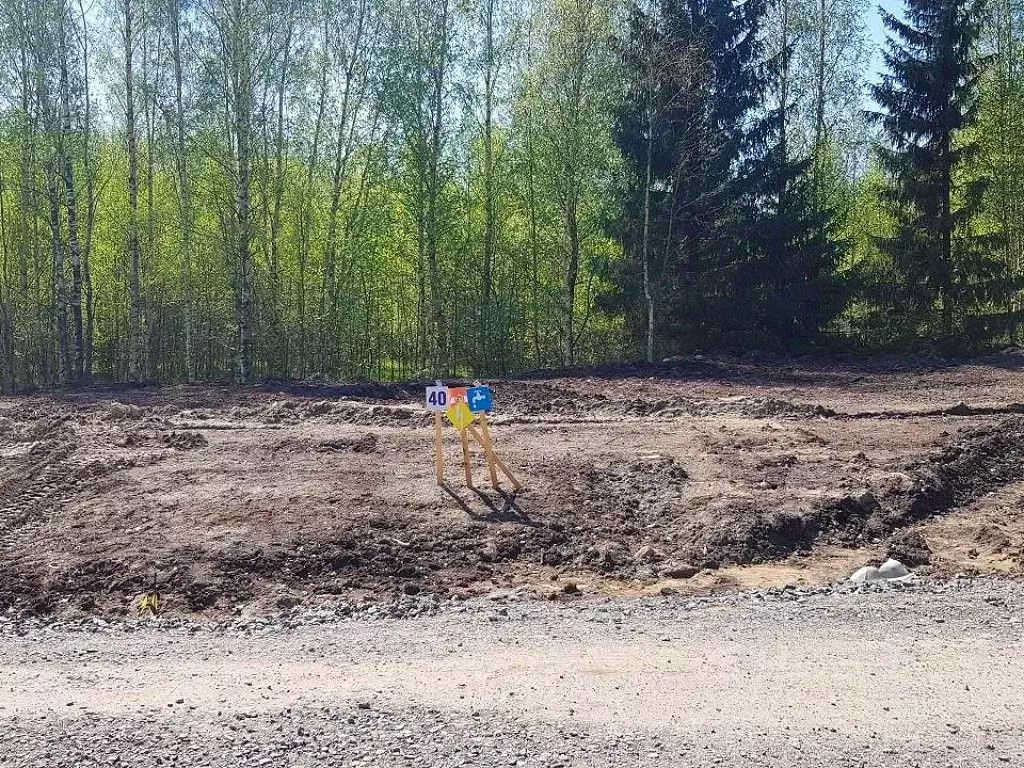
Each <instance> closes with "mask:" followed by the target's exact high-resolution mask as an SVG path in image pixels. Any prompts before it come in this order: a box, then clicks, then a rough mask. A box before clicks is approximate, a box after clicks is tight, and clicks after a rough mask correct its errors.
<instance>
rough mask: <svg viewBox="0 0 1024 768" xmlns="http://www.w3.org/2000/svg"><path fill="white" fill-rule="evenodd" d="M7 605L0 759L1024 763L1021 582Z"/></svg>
mask: <svg viewBox="0 0 1024 768" xmlns="http://www.w3.org/2000/svg"><path fill="white" fill-rule="evenodd" d="M493 598H494V599H490V600H476V601H469V602H465V603H433V602H431V601H429V600H417V601H413V600H410V601H408V602H406V603H401V604H395V605H391V606H383V605H363V606H352V605H347V604H337V605H334V606H325V607H322V608H317V609H311V608H301V607H300V608H296V609H294V610H292V611H288V612H285V613H282V614H281V615H279V616H275V617H269V618H257V617H244V616H241V617H235V618H232V619H230V620H224V621H222V622H220V623H217V624H198V623H191V622H189V621H185V620H180V619H177V620H161V621H159V622H154V623H150V624H141V623H139V622H128V623H122V624H112V623H107V622H104V621H102V620H99V619H92V618H87V619H78V620H68V619H64V620H60V619H47V620H40V619H30V620H14V619H10V618H8V619H0V681H2V682H0V766H3V767H4V768H7V766H76V767H78V766H93V765H107V766H110V765H120V766H154V765H165V766H172V765H173V766H328V765H329V766H458V765H467V766H469V765H472V766H482V767H484V768H491V767H492V766H512V765H526V766H550V767H554V766H631V768H635V767H636V766H652V767H653V766H658V767H661V766H741V765H742V766H780V767H781V766H786V767H787V768H790V767H793V766H826V765H827V766H832V765H836V766H928V767H931V766H943V767H945V766H965V767H966V766H972V767H974V766H1004V765H1010V766H1020V765H1024V684H1022V683H1021V681H1022V680H1024V653H1022V644H1021V640H1022V636H1024V584H1022V583H1020V582H1013V581H1002V580H988V579H962V580H953V581H950V582H925V583H922V584H918V585H910V586H906V587H901V588H897V587H892V586H889V585H886V586H885V587H882V586H878V585H866V586H864V587H861V588H860V589H859V590H857V591H851V588H850V587H848V586H845V585H844V586H843V587H840V588H831V589H829V588H824V589H806V590H804V589H794V588H787V589H785V590H769V591H742V592H729V593H721V594H717V595H714V596H709V597H701V598H696V599H694V598H682V597H678V596H673V597H666V598H662V599H645V600H639V599H634V600H624V599H619V600H600V601H598V600H588V599H586V598H583V599H579V600H576V601H574V602H569V603H546V602H537V601H521V600H517V599H516V598H515V597H514V596H505V597H503V596H499V595H495V596H493Z"/></svg>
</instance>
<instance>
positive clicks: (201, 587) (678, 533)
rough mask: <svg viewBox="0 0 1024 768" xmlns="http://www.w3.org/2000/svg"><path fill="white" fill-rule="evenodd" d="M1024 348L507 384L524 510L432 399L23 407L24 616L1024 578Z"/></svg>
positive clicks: (506, 443) (179, 398) (12, 457)
mask: <svg viewBox="0 0 1024 768" xmlns="http://www.w3.org/2000/svg"><path fill="white" fill-rule="evenodd" d="M1022 373H1024V360H1022V358H1020V357H1017V356H1010V355H1007V356H1002V357H998V358H988V359H983V360H978V361H973V362H964V363H956V364H952V363H949V364H947V363H943V362H936V361H920V360H919V361H912V362H906V361H903V362H898V361H891V360H875V361H871V362H836V363H822V362H808V361H803V360H795V359H774V358H772V359H769V358H763V357H760V358H759V357H750V358H714V359H702V358H686V359H680V360H676V361H674V362H666V363H664V364H661V365H657V366H649V367H626V366H617V367H615V368H608V369H592V370H584V371H571V372H561V373H554V374H547V375H537V376H534V377H526V378H522V379H518V380H507V381H497V382H491V383H492V385H493V388H494V391H495V399H496V412H495V414H494V416H493V418H492V420H491V423H492V429H493V434H494V439H495V442H496V448H497V449H498V452H499V453H500V454H501V456H502V457H503V458H504V459H505V460H506V461H507V463H508V464H509V465H510V466H511V467H512V468H513V469H514V471H515V473H516V474H517V475H518V476H519V477H520V479H521V480H522V481H523V484H524V486H525V489H524V491H523V492H522V493H520V494H518V495H514V496H513V495H512V494H510V493H507V492H506V493H503V494H502V493H498V492H496V491H495V490H493V489H491V488H490V486H489V484H488V483H487V482H486V472H485V469H484V465H483V459H482V457H481V456H480V455H479V454H477V455H476V457H475V458H476V472H477V474H476V478H477V485H478V488H479V492H478V493H474V492H472V491H471V490H469V489H467V488H466V487H464V485H463V484H462V483H461V465H460V463H459V462H460V461H461V457H460V456H459V454H458V451H459V448H458V443H457V441H456V440H455V438H454V436H453V435H454V433H453V432H452V431H451V430H449V432H448V434H447V435H446V440H447V443H446V445H447V448H448V461H449V477H450V478H451V486H450V492H446V491H445V490H443V489H441V488H439V487H438V486H437V485H436V483H435V480H434V464H433V442H432V440H433V432H432V422H431V420H430V416H429V414H427V413H425V412H424V411H423V409H422V406H421V399H422V392H423V384H424V383H425V382H413V383H407V384H402V385H378V384H342V385H326V384H302V385H296V384H281V385H276V386H275V385H263V386H258V387H245V388H242V387H233V386H180V387H150V388H140V389H130V390H110V389H106V390H100V389H97V390H90V391H84V392H63V391H52V392H43V393H35V394H26V395H21V396H17V397H7V398H3V399H0V531H2V535H0V613H4V612H15V613H26V614H52V613H63V612H68V613H74V612H79V611H84V612H89V613H104V614H112V615H117V614H126V613H133V612H134V611H135V601H136V599H137V597H138V595H140V594H141V593H143V592H145V591H146V590H147V589H150V588H151V587H153V586H154V585H155V586H156V587H157V588H158V589H159V591H160V592H161V595H162V598H163V607H164V610H165V611H167V612H170V613H176V612H181V613H191V612H207V613H211V614H213V613H218V612H225V611H231V610H234V609H236V608H237V607H238V606H240V605H242V606H246V607H247V608H248V609H250V610H264V609H266V610H278V609H280V608H282V607H289V606H291V605H294V604H296V603H297V602H305V601H308V600H312V599H314V598H318V597H322V596H325V595H346V596H360V595H363V594H370V595H378V596H385V595H391V594H395V593H406V594H417V593H438V594H442V595H450V596H463V595H466V596H468V595H474V594H476V595H485V594H489V593H493V592H495V591H498V590H508V589H520V590H527V591H534V592H536V593H537V594H538V595H541V596H545V597H547V596H561V595H563V594H571V593H572V592H573V591H574V588H573V586H571V585H575V586H576V588H578V589H580V590H581V591H583V592H584V593H588V594H593V593H595V592H603V593H657V592H659V591H661V590H664V589H666V588H671V589H675V590H679V591H699V590H703V589H707V588H713V587H722V586H734V585H761V586H763V585H768V584H785V583H805V584H816V583H825V582H830V581H834V580H836V579H840V578H843V577H845V576H847V575H848V574H849V573H850V572H851V571H852V570H854V569H855V568H856V567H858V566H860V565H863V564H864V563H865V562H868V561H871V560H872V559H875V558H880V557H884V556H885V555H886V554H889V553H893V554H896V555H898V556H899V557H900V559H902V560H903V561H904V562H906V563H908V564H909V565H913V566H916V567H917V568H918V569H920V570H921V571H922V572H924V573H928V572H932V573H937V574H939V575H948V574H952V573H957V572H964V571H966V572H971V571H972V570H976V571H980V572H994V573H1003V574H1019V573H1021V571H1022V560H1021V547H1022V543H1024V523H1022V518H1024V485H1022V484H1021V483H1022V481H1024V461H1022V459H1024V375H1022Z"/></svg>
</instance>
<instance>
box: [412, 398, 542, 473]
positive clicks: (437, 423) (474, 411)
mask: <svg viewBox="0 0 1024 768" xmlns="http://www.w3.org/2000/svg"><path fill="white" fill-rule="evenodd" d="M425 405H426V408H427V410H428V411H432V412H433V414H434V453H435V456H434V464H435V471H436V474H437V484H438V485H444V483H445V478H444V427H443V424H442V419H441V414H442V413H444V414H445V416H447V418H448V421H450V422H451V424H452V426H453V427H455V429H456V430H458V432H459V442H460V443H461V446H462V466H463V469H464V470H465V473H466V485H467V486H468V487H469V488H474V489H475V488H476V486H475V485H474V483H473V468H472V466H471V462H470V450H469V438H470V437H472V438H473V439H474V440H475V441H476V442H477V444H478V445H479V446H480V447H481V448H482V449H483V452H484V458H485V459H486V461H487V471H488V474H489V475H490V478H491V485H493V486H494V487H495V488H500V487H501V484H500V482H499V479H498V470H499V469H500V470H501V472H502V474H504V475H505V477H507V478H508V479H509V482H511V483H512V486H513V488H515V489H516V490H517V491H518V490H520V489H521V488H522V487H523V486H522V483H520V482H519V480H518V478H516V476H515V475H513V474H512V471H511V470H510V469H509V468H508V466H507V465H506V464H505V462H503V461H502V460H501V459H500V458H498V455H497V453H495V451H494V442H493V440H492V438H491V430H490V425H489V424H488V423H487V412H488V411H490V410H492V408H493V397H492V394H491V390H490V389H489V388H488V387H484V386H482V385H480V384H477V385H476V386H474V387H446V386H445V385H444V384H442V383H441V382H440V381H438V382H435V384H434V385H433V386H429V387H427V391H426V401H425ZM477 418H479V420H480V428H479V429H477V427H476V426H475V425H474V422H475V421H476V420H477Z"/></svg>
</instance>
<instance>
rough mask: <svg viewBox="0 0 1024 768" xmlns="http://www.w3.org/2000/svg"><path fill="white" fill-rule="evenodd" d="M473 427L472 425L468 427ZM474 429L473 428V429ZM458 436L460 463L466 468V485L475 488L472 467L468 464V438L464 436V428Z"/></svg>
mask: <svg viewBox="0 0 1024 768" xmlns="http://www.w3.org/2000/svg"><path fill="white" fill-rule="evenodd" d="M470 429H473V427H470ZM474 431H475V430H474ZM459 437H461V438H462V464H463V466H464V467H465V468H466V485H467V486H469V487H470V488H475V487H476V486H475V485H473V469H472V467H470V465H469V438H468V437H467V436H466V430H464V429H463V430H462V431H461V432H459Z"/></svg>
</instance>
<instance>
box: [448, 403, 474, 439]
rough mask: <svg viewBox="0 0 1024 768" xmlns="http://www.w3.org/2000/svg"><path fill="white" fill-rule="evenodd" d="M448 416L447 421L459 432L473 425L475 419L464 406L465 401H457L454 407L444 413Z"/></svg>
mask: <svg viewBox="0 0 1024 768" xmlns="http://www.w3.org/2000/svg"><path fill="white" fill-rule="evenodd" d="M445 413H446V414H447V416H448V421H450V422H451V423H452V426H453V427H455V428H456V429H457V430H459V431H460V432H461V431H462V430H464V429H465V428H466V427H468V426H469V425H470V424H472V423H473V419H474V418H476V417H475V416H474V415H473V412H472V411H470V410H469V406H468V405H466V403H465V401H461V400H460V401H459V402H457V403H455V405H451V406H449V407H448V410H447V411H446V412H445Z"/></svg>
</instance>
